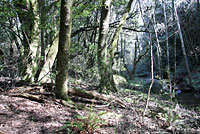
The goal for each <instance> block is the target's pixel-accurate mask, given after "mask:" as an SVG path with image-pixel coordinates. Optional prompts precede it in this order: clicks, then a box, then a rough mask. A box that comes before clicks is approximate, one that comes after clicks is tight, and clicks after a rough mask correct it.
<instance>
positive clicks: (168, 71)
mask: <svg viewBox="0 0 200 134" xmlns="http://www.w3.org/2000/svg"><path fill="white" fill-rule="evenodd" d="M165 2H166V0H165V1H163V0H162V3H163V8H164V18H165V35H166V48H167V75H168V81H169V83H170V89H169V92H170V93H171V92H172V84H171V78H170V64H169V41H168V38H169V36H168V25H167V12H166V3H165Z"/></svg>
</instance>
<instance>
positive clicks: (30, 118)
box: [0, 84, 200, 134]
mask: <svg viewBox="0 0 200 134" xmlns="http://www.w3.org/2000/svg"><path fill="white" fill-rule="evenodd" d="M130 91H131V90H130ZM28 95H29V96H28ZM31 96H32V97H31ZM115 96H116V97H119V98H120V99H122V100H124V101H126V102H128V103H129V104H130V105H128V106H127V107H126V108H123V107H120V106H118V105H116V104H114V103H112V102H101V101H96V102H94V103H91V102H92V101H87V100H85V101H82V100H79V101H78V99H77V98H76V97H73V98H71V99H74V98H76V99H75V101H76V102H75V101H74V102H75V104H81V105H82V106H83V107H79V106H80V105H79V106H78V107H74V108H72V107H70V106H69V107H67V106H64V105H63V104H62V103H60V102H61V101H60V100H58V99H56V98H55V95H54V93H53V88H52V87H51V86H50V87H49V86H44V85H43V86H41V85H40V86H39V85H32V86H29V85H26V86H24V85H23V86H18V87H12V86H11V87H6V84H4V86H2V87H1V88H0V134H52V133H58V134H62V133H67V129H61V130H59V128H61V127H62V126H63V123H64V122H66V121H69V122H71V124H73V122H75V121H78V120H76V116H77V115H79V116H81V117H90V116H89V115H91V113H96V114H98V113H100V112H106V113H105V114H104V115H102V116H101V120H103V121H104V122H105V124H104V125H102V126H101V125H99V126H101V127H100V128H97V129H96V131H95V133H102V134H137V133H138V134H140V133H145V134H146V133H152V134H153V133H158V134H160V133H200V112H195V111H193V110H187V109H185V108H181V106H179V105H178V104H176V103H172V102H170V101H169V100H166V99H164V98H161V97H158V96H154V95H153V96H152V97H151V100H150V105H149V110H148V111H147V114H146V116H145V117H144V118H142V113H143V109H144V106H145V100H146V94H141V93H138V92H137V91H133V92H129V91H128V92H123V93H121V94H118V95H115ZM79 121H80V120H79ZM71 129H72V128H71ZM88 129H89V128H86V131H88ZM69 133H71V132H69ZM79 133H80V131H79ZM82 133H85V134H87V133H86V132H85V131H82Z"/></svg>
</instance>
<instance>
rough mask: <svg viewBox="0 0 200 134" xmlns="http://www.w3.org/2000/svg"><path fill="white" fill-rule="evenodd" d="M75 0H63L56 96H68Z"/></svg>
mask: <svg viewBox="0 0 200 134" xmlns="http://www.w3.org/2000/svg"><path fill="white" fill-rule="evenodd" d="M72 3H73V0H61V9H60V33H59V44H58V55H57V75H56V97H57V98H60V99H67V96H68V59H69V49H70V42H71V25H72Z"/></svg>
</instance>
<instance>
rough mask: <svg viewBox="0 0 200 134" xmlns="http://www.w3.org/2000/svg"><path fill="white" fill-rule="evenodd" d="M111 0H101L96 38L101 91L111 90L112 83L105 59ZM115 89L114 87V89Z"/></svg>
mask: <svg viewBox="0 0 200 134" xmlns="http://www.w3.org/2000/svg"><path fill="white" fill-rule="evenodd" d="M111 2H112V0H104V1H103V2H102V9H101V22H100V28H99V40H98V52H97V53H98V67H99V73H100V76H101V80H100V85H101V91H102V90H103V89H106V88H107V89H110V90H113V85H112V83H110V81H109V70H108V66H107V64H108V63H107V60H106V49H107V46H108V45H107V42H106V37H107V36H108V30H109V22H110V6H111ZM114 90H115V89H114Z"/></svg>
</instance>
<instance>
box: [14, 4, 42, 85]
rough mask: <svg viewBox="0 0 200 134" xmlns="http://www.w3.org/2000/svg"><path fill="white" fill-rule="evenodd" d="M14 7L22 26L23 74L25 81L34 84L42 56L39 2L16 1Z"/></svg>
mask: <svg viewBox="0 0 200 134" xmlns="http://www.w3.org/2000/svg"><path fill="white" fill-rule="evenodd" d="M14 5H15V6H16V8H17V9H18V10H17V14H18V17H19V20H20V22H21V24H22V35H23V47H24V55H23V57H24V58H23V64H24V65H23V66H24V67H23V68H22V72H25V77H24V79H25V80H27V81H30V82H34V80H35V79H34V77H35V74H36V72H37V69H38V65H39V62H40V54H41V46H40V28H39V24H40V17H39V5H38V1H37V0H29V1H28V0H18V1H16V0H15V1H14Z"/></svg>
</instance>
